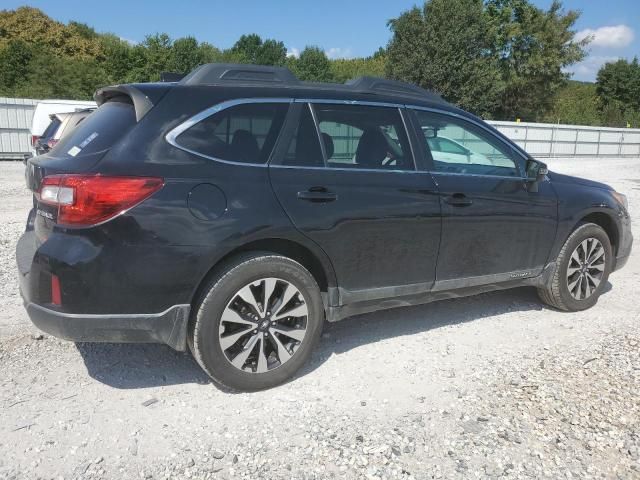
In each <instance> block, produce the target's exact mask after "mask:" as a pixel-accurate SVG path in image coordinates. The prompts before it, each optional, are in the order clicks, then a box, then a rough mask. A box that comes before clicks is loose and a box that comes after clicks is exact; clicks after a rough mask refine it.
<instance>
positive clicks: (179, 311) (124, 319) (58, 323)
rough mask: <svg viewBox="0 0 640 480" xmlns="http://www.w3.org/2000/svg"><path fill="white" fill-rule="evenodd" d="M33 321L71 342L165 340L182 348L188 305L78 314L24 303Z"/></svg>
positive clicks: (145, 341) (185, 336) (44, 329)
mask: <svg viewBox="0 0 640 480" xmlns="http://www.w3.org/2000/svg"><path fill="white" fill-rule="evenodd" d="M26 308H27V313H28V314H29V317H30V318H31V321H32V322H33V324H34V325H35V326H36V327H38V328H39V329H40V330H42V331H43V332H46V333H48V334H50V335H53V336H54V337H58V338H62V339H64V340H71V341H74V342H114V343H165V344H167V345H169V346H170V347H172V348H174V349H176V350H179V351H184V350H186V346H187V323H188V319H189V310H190V306H189V305H174V306H173V307H171V308H169V309H167V310H165V311H164V312H161V313H156V314H125V315H93V314H92V315H82V314H72V313H62V312H57V311H55V310H52V309H49V308H45V307H42V306H40V305H36V304H35V303H27V304H26Z"/></svg>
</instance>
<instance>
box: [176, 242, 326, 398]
mask: <svg viewBox="0 0 640 480" xmlns="http://www.w3.org/2000/svg"><path fill="white" fill-rule="evenodd" d="M265 292H271V295H269V299H268V300H267V301H266V302H264V301H263V300H262V299H264V296H265ZM267 295H268V293H267ZM265 303H266V305H267V308H266V309H264V311H263V304H265ZM270 307H271V308H272V309H273V312H271V308H270ZM305 311H306V315H303V313H305ZM324 318H325V317H324V307H323V303H322V298H321V296H320V289H319V288H318V284H317V283H316V281H315V279H314V278H313V276H312V275H311V274H310V273H309V271H308V270H307V269H306V268H304V267H303V266H302V265H300V264H299V263H297V262H295V261H293V260H291V259H290V258H287V257H283V256H280V255H275V254H270V253H265V252H259V253H253V254H248V255H244V256H241V257H238V258H236V259H235V260H233V261H231V262H230V263H227V264H226V265H225V266H224V267H223V268H222V269H221V271H220V272H219V273H218V274H217V275H214V277H213V278H212V279H211V280H210V281H209V283H208V284H207V286H206V287H205V288H204V289H203V294H202V296H201V300H200V302H199V303H198V305H197V306H196V308H195V317H194V318H193V320H192V323H191V329H190V335H189V346H190V348H191V351H192V353H193V356H194V357H195V359H196V361H197V362H198V364H199V365H200V366H201V367H202V369H203V370H204V371H205V372H206V373H207V374H208V375H209V376H210V377H211V378H212V379H213V380H214V382H216V383H218V384H219V385H222V386H224V387H226V388H227V389H230V390H236V391H256V390H263V389H267V388H271V387H274V386H276V385H279V384H281V383H283V382H285V381H287V380H289V379H290V378H291V377H292V376H293V375H294V374H295V373H296V372H297V371H298V370H299V369H300V367H302V365H303V364H304V363H305V362H306V361H307V360H308V359H309V356H310V355H311V352H312V350H313V348H314V347H315V345H316V344H317V342H318V339H319V338H320V334H321V333H322V326H323V323H324ZM245 330H246V331H245ZM243 332H244V333H243ZM289 335H291V336H289ZM293 337H295V338H293ZM236 339H237V340H236ZM246 355H248V356H246ZM245 357H246V358H245ZM235 364H237V365H239V366H236V365H235Z"/></svg>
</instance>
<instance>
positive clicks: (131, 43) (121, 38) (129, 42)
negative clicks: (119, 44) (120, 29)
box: [118, 37, 138, 46]
mask: <svg viewBox="0 0 640 480" xmlns="http://www.w3.org/2000/svg"><path fill="white" fill-rule="evenodd" d="M118 38H119V39H120V40H122V41H123V42H127V43H128V44H129V45H132V46H133V45H137V44H138V42H136V41H135V40H129V39H128V38H124V37H118Z"/></svg>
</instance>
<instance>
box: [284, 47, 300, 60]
mask: <svg viewBox="0 0 640 480" xmlns="http://www.w3.org/2000/svg"><path fill="white" fill-rule="evenodd" d="M299 56H300V50H299V49H297V48H295V47H291V48H287V57H294V58H298V57H299Z"/></svg>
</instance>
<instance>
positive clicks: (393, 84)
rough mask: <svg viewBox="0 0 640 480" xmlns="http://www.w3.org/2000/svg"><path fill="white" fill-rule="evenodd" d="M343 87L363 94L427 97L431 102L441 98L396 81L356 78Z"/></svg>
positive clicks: (415, 86) (422, 89) (430, 92)
mask: <svg viewBox="0 0 640 480" xmlns="http://www.w3.org/2000/svg"><path fill="white" fill-rule="evenodd" d="M345 85H348V86H350V87H351V88H353V89H354V90H357V91H363V92H380V93H392V94H395V95H404V96H410V97H422V98H424V97H428V98H429V99H431V100H438V101H442V97H441V96H440V95H438V94H437V93H435V92H432V91H429V90H425V89H424V88H420V87H418V86H417V85H412V84H410V83H405V82H400V81H397V80H387V79H386V78H378V77H358V78H353V79H351V80H347V81H346V82H345Z"/></svg>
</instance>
